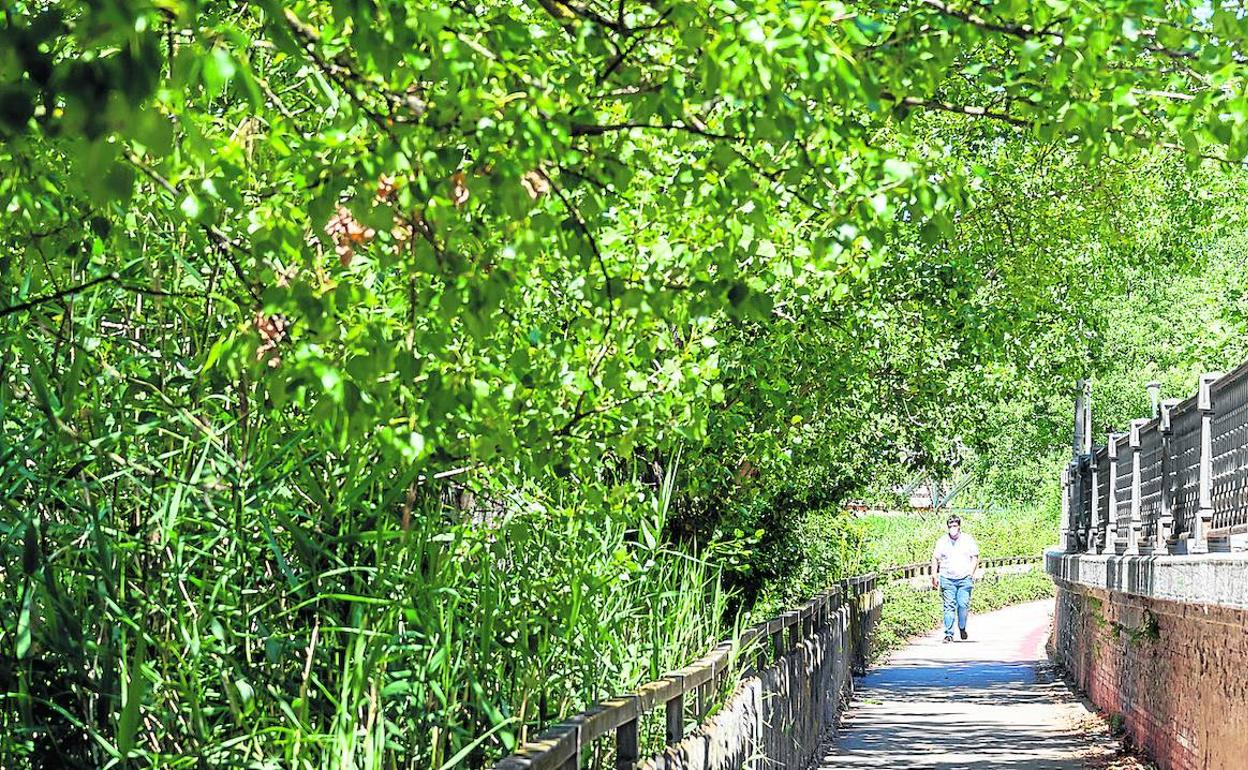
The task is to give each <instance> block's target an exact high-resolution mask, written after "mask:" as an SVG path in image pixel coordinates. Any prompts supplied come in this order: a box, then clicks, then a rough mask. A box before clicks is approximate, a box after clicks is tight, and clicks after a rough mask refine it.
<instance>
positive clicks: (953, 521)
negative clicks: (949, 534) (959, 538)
mask: <svg viewBox="0 0 1248 770" xmlns="http://www.w3.org/2000/svg"><path fill="white" fill-rule="evenodd" d="M950 524H957V525H958V526H959V527H960V526H962V519H961V518H959V517H957V516H950V517H949V518H948V519H946V520H945V526H946V527H947V526H949V525H950Z"/></svg>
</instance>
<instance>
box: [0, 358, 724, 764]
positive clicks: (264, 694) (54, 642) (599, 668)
mask: <svg viewBox="0 0 1248 770" xmlns="http://www.w3.org/2000/svg"><path fill="white" fill-rule="evenodd" d="M27 382H29V380H27ZM37 390H38V389H37V388H36V386H34V385H33V384H31V385H29V386H24V385H22V384H20V383H19V385H17V386H16V387H14V388H12V389H10V390H8V391H7V392H6V393H0V395H3V396H4V398H0V408H4V409H7V410H8V412H7V414H4V413H0V419H4V425H5V431H4V433H3V435H2V440H3V444H0V491H3V503H2V505H3V514H4V515H3V516H2V517H0V579H3V582H4V585H5V586H6V590H5V591H4V592H3V594H2V595H0V767H4V768H6V770H7V769H8V768H13V769H14V770H21V769H25V768H30V769H32V770H33V769H34V768H51V767H122V766H125V767H162V768H165V767H167V768H203V767H213V768H216V767H251V768H300V769H306V770H313V769H317V770H321V769H324V770H330V769H331V768H332V769H333V770H338V769H340V768H342V769H345V768H377V769H379V770H380V769H381V768H408V767H412V768H415V767H419V768H433V770H448V769H449V768H454V767H481V766H483V765H485V764H487V763H488V762H489V761H491V760H492V759H493V758H495V757H498V756H500V755H502V754H504V753H506V752H508V751H509V750H510V749H511V748H513V747H514V746H515V745H516V744H517V743H518V742H520V741H523V740H525V739H526V738H527V737H530V736H531V735H532V734H533V732H534V731H536V730H539V729H541V728H542V727H543V726H545V725H547V724H549V723H550V722H552V721H554V720H557V719H558V718H559V717H561V716H563V715H566V714H568V713H570V712H574V711H576V710H579V709H580V708H582V707H584V706H585V705H587V704H589V703H590V702H592V701H593V700H596V699H599V698H602V697H604V696H607V695H610V694H615V693H618V692H620V691H622V690H624V689H627V688H630V687H633V686H635V685H636V684H638V683H640V682H642V681H645V680H648V679H650V678H653V677H656V676H658V675H659V674H661V673H662V672H664V671H666V670H669V669H672V668H675V667H677V666H679V665H683V664H684V663H686V662H687V661H688V660H690V659H692V658H693V657H696V656H697V655H700V654H702V653H704V652H705V651H706V649H707V648H708V647H709V646H710V645H711V644H712V643H713V642H714V641H717V640H718V639H719V638H720V637H721V636H722V635H723V634H724V633H725V632H726V630H727V628H728V625H727V624H726V622H725V596H724V594H723V592H722V591H721V590H720V580H719V577H720V576H719V574H718V572H717V570H715V569H714V568H713V567H711V566H709V565H708V564H707V563H706V562H704V561H701V560H699V559H696V558H692V557H690V556H688V555H686V554H682V553H678V552H675V551H672V550H670V549H668V548H667V547H665V546H664V544H663V542H662V539H661V537H660V536H659V535H660V533H661V532H662V529H663V524H664V517H665V516H666V503H667V500H668V498H669V497H670V493H669V492H663V491H660V493H659V494H657V495H656V494H654V493H653V492H650V493H647V492H646V490H644V489H643V488H641V487H640V486H637V485H633V484H628V483H625V484H622V485H621V486H620V487H619V488H618V489H617V491H616V493H615V495H614V496H612V497H610V498H609V499H607V500H605V501H596V502H595V503H594V504H592V505H591V504H589V503H587V502H586V501H583V500H581V499H578V498H577V497H576V496H575V495H573V494H571V493H570V492H566V491H565V493H564V496H563V497H560V496H558V495H557V494H552V493H551V491H550V488H547V489H538V488H519V489H515V488H505V489H506V491H505V492H498V491H497V490H496V494H499V495H502V498H501V499H500V500H498V501H497V502H496V503H494V506H493V510H494V511H495V515H494V516H492V517H489V520H488V521H485V522H482V521H477V522H474V521H472V520H471V519H472V517H470V516H466V515H465V514H464V512H463V511H461V510H459V509H457V508H456V507H454V506H448V505H446V504H444V503H443V502H442V499H441V495H440V494H438V493H437V490H426V489H425V487H424V486H422V484H421V482H420V480H419V479H418V478H417V477H416V475H415V473H414V472H405V471H403V470H402V469H400V468H397V467H395V466H392V465H389V464H387V463H385V462H380V461H378V458H376V457H371V456H359V457H353V456H349V455H345V454H344V455H339V454H336V453H334V452H333V451H332V450H324V449H314V450H309V449H308V447H332V446H334V444H335V442H334V441H333V440H332V438H330V439H328V440H327V438H326V437H325V436H320V435H313V433H312V432H313V431H314V430H318V429H316V428H303V429H299V428H291V427H288V426H283V425H277V424H263V423H262V424H255V423H249V422H248V418H247V417H246V416H240V415H239V414H238V409H237V407H236V406H234V405H228V404H225V403H224V402H222V403H219V404H216V407H217V408H216V409H215V410H212V409H203V410H201V411H200V412H199V413H197V414H196V415H194V416H192V415H191V414H190V413H188V412H186V411H184V410H182V409H180V408H177V407H174V406H172V405H170V404H166V403H163V402H162V401H161V400H160V399H159V397H158V396H156V395H153V397H152V399H151V402H152V409H151V411H150V413H148V414H140V413H138V412H134V413H131V414H130V415H128V417H129V418H131V419H129V420H125V421H123V420H119V421H117V423H116V424H115V425H113V426H111V427H110V428H108V429H107V430H105V431H104V432H103V434H102V438H98V439H97V440H95V441H94V442H93V443H92V444H89V445H88V444H85V443H83V442H79V441H76V440H74V439H73V437H72V436H69V435H67V434H66V432H65V430H66V429H65V428H64V426H63V425H58V424H57V421H58V419H59V416H58V415H56V413H55V411H54V410H53V409H52V406H53V404H52V403H51V401H50V400H46V399H45V400H44V403H45V404H46V405H47V406H48V408H47V409H44V410H42V412H41V411H40V410H38V409H32V410H30V411H26V410H24V409H22V408H21V407H20V406H18V407H15V405H14V397H15V394H16V396H17V397H20V398H24V399H28V400H27V401H26V402H25V403H26V404H27V405H29V404H31V403H38V402H39V399H40V396H39V393H38V392H37ZM207 406H209V407H211V406H212V404H209V405H207ZM205 412H211V414H212V419H208V418H206V417H205ZM667 486H668V487H670V479H669V484H668V485H667Z"/></svg>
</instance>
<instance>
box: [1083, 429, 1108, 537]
mask: <svg viewBox="0 0 1248 770" xmlns="http://www.w3.org/2000/svg"><path fill="white" fill-rule="evenodd" d="M1088 480H1089V483H1090V486H1091V487H1092V488H1091V490H1089V492H1090V494H1089V495H1088V534H1087V537H1086V541H1087V549H1086V550H1087V551H1088V552H1089V553H1101V551H1102V550H1103V547H1102V544H1103V539H1102V533H1101V528H1100V526H1099V524H1098V521H1099V520H1100V502H1101V500H1100V489H1101V487H1100V485H1101V484H1103V483H1104V479H1102V478H1101V469H1100V468H1099V467H1098V466H1097V462H1096V452H1093V453H1092V455H1091V456H1090V457H1089V458H1088Z"/></svg>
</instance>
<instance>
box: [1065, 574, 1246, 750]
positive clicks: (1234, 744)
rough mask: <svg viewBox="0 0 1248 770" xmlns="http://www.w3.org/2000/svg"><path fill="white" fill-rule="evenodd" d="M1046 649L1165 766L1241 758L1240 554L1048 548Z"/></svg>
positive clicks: (1243, 687) (1242, 652)
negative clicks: (1049, 628) (1050, 608)
mask: <svg viewBox="0 0 1248 770" xmlns="http://www.w3.org/2000/svg"><path fill="white" fill-rule="evenodd" d="M1046 567H1047V569H1048V572H1049V574H1050V575H1052V576H1053V578H1054V580H1055V581H1056V583H1057V588H1058V591H1057V609H1056V615H1055V618H1054V628H1053V637H1052V639H1051V642H1050V644H1051V647H1050V653H1051V655H1052V656H1053V659H1054V661H1055V662H1056V663H1058V664H1059V665H1060V666H1061V667H1062V668H1063V669H1065V670H1066V672H1067V673H1068V674H1069V675H1070V676H1071V677H1072V678H1073V679H1074V681H1075V683H1076V684H1077V685H1078V687H1079V688H1080V689H1081V690H1083V691H1084V692H1085V693H1086V694H1087V695H1088V697H1089V698H1090V699H1091V700H1092V701H1093V702H1094V703H1095V704H1096V705H1097V706H1098V707H1100V708H1101V709H1104V710H1105V711H1107V712H1108V713H1110V714H1113V715H1117V716H1118V717H1120V718H1121V719H1122V720H1123V723H1124V726H1125V728H1126V730H1127V733H1128V734H1129V735H1130V736H1131V739H1132V741H1133V742H1134V743H1135V744H1136V745H1138V746H1140V747H1142V748H1143V749H1144V750H1145V751H1146V752H1148V754H1149V755H1150V756H1152V757H1153V758H1154V759H1155V760H1156V762H1157V763H1158V765H1159V766H1160V767H1161V768H1163V770H1206V769H1208V770H1218V769H1219V768H1226V769H1227V770H1230V769H1231V768H1234V769H1235V770H1239V769H1240V768H1244V767H1248V759H1245V757H1248V557H1245V556H1244V555H1225V554H1219V555H1209V556H1175V557H1169V556H1158V557H1154V556H1106V555H1087V554H1080V555H1066V554H1057V553H1050V554H1049V555H1048V557H1047V559H1046Z"/></svg>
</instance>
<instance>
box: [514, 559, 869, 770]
mask: <svg viewBox="0 0 1248 770" xmlns="http://www.w3.org/2000/svg"><path fill="white" fill-rule="evenodd" d="M875 588H876V573H870V574H866V575H856V576H854V577H852V578H847V579H845V580H842V581H840V583H839V584H838V585H836V586H834V587H832V588H829V589H828V590H826V591H823V592H822V593H820V594H819V595H818V596H816V597H814V598H813V599H810V600H809V601H807V602H804V603H803V604H801V605H800V606H799V607H797V608H796V609H793V610H789V611H787V612H784V613H781V614H780V615H777V616H776V617H774V618H771V619H769V620H765V621H762V622H760V623H755V624H754V625H752V626H750V627H748V628H746V629H745V630H744V631H742V632H741V634H740V636H738V637H737V638H736V639H729V640H725V641H723V642H720V643H719V644H718V645H716V646H715V647H714V648H713V649H712V650H711V651H710V652H708V653H707V654H706V655H703V656H702V657H701V658H699V659H698V660H696V661H695V662H693V663H692V664H690V665H688V666H685V667H684V668H681V669H677V670H676V671H673V672H671V673H669V674H667V675H665V676H663V677H660V678H659V679H657V680H655V681H653V682H648V683H646V684H644V685H642V686H640V687H638V688H637V689H636V690H634V691H633V692H631V693H628V694H626V695H622V696H619V697H615V698H609V699H607V700H604V701H602V702H600V703H597V704H595V705H594V706H592V707H590V708H589V709H586V710H585V711H582V712H581V713H579V714H576V715H574V716H571V717H569V718H567V719H565V720H563V721H562V722H560V723H558V724H556V725H554V726H552V727H550V728H547V729H546V730H545V731H543V732H542V733H541V735H539V736H538V737H537V738H536V739H535V740H532V741H529V742H527V743H525V744H524V745H523V746H521V747H519V748H518V749H517V750H516V752H515V753H514V754H512V755H511V756H509V757H507V758H505V759H503V760H502V761H500V762H499V763H498V764H496V765H495V766H494V767H495V770H575V768H576V767H577V763H578V762H579V756H580V752H581V750H582V749H584V748H585V747H587V746H589V745H591V744H592V743H593V742H594V741H596V740H597V739H599V738H601V737H603V736H605V735H607V734H608V733H610V732H611V731H615V735H616V747H615V749H616V765H617V766H625V765H630V764H631V763H633V762H635V761H637V760H638V759H639V758H640V757H639V756H638V754H639V750H640V748H641V747H640V746H639V744H638V738H639V735H638V725H639V723H640V720H641V719H642V718H643V717H644V716H645V715H646V714H648V713H649V712H650V711H652V710H654V709H656V708H657V707H659V706H663V707H665V708H668V714H667V743H668V745H671V744H675V743H678V742H679V741H680V740H681V739H682V738H683V737H684V736H683V728H684V721H683V712H684V698H685V695H687V694H689V693H694V694H695V696H696V697H698V701H697V702H698V703H699V704H700V708H699V713H698V718H699V720H701V719H705V717H706V713H705V709H706V707H707V706H708V705H709V704H706V703H705V702H704V699H703V698H702V697H701V695H702V694H703V693H704V690H703V688H706V687H707V686H714V687H718V686H719V685H721V684H722V683H723V680H724V677H725V676H726V675H727V673H728V671H729V669H730V667H731V663H732V661H733V660H734V659H735V658H736V657H738V656H740V655H743V654H745V653H749V652H754V651H755V650H754V647H755V644H756V643H759V642H764V641H766V640H768V639H770V640H771V642H772V643H771V644H770V645H767V644H758V649H757V654H758V660H757V663H756V667H757V668H761V667H762V666H763V665H765V664H766V663H767V661H768V660H769V659H770V660H773V661H774V660H779V659H780V658H781V657H783V656H784V655H787V654H788V653H790V652H792V651H793V650H794V649H795V648H796V647H797V646H798V645H799V644H800V642H801V640H802V639H804V638H807V637H809V636H811V635H813V634H814V633H816V632H817V631H819V630H822V629H824V628H826V627H827V626H828V624H829V622H830V620H831V619H832V617H833V615H834V614H835V613H837V612H839V611H840V610H841V609H842V608H845V607H847V606H853V605H852V603H853V602H856V601H858V600H860V599H861V598H862V597H863V596H866V595H869V594H871V593H872V592H873V591H875ZM786 631H791V632H790V633H785V632H786ZM769 648H770V649H769ZM700 691H702V692H700ZM672 704H676V705H672ZM677 708H679V713H674V712H676V711H677Z"/></svg>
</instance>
